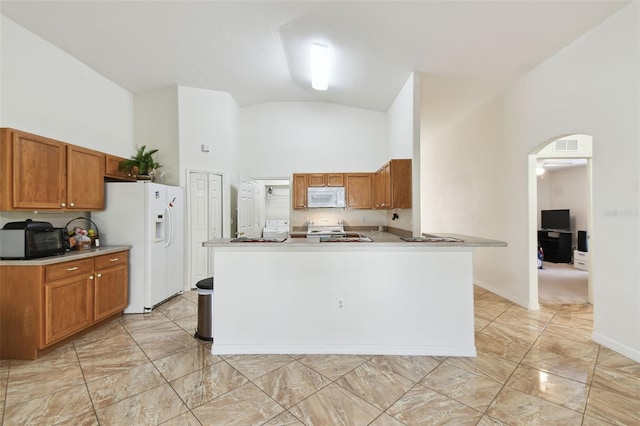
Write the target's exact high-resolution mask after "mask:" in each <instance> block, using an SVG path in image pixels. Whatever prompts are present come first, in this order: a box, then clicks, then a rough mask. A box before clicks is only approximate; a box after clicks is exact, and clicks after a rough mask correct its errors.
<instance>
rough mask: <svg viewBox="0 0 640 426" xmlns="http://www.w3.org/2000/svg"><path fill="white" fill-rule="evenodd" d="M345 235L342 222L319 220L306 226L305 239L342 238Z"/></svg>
mask: <svg viewBox="0 0 640 426" xmlns="http://www.w3.org/2000/svg"><path fill="white" fill-rule="evenodd" d="M346 235H347V233H346V232H345V231H344V225H343V224H342V221H336V220H333V219H320V220H317V221H315V222H310V223H309V225H307V238H313V237H332V236H336V237H344V236H346Z"/></svg>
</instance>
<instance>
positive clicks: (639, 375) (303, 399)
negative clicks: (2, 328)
mask: <svg viewBox="0 0 640 426" xmlns="http://www.w3.org/2000/svg"><path fill="white" fill-rule="evenodd" d="M196 303H197V294H196V293H195V292H189V293H188V294H185V295H182V296H179V297H177V298H174V299H172V300H171V301H169V302H167V303H165V304H164V305H162V306H160V307H158V308H157V309H156V310H155V311H154V312H153V313H151V314H146V315H125V316H123V317H121V318H119V319H116V320H114V321H112V322H110V323H109V324H107V325H105V326H103V327H101V328H100V329H98V330H95V331H93V332H91V333H88V334H86V335H84V336H82V337H80V338H78V339H76V340H75V341H74V342H72V343H70V344H68V345H66V346H64V347H62V348H59V349H57V350H56V351H54V352H52V353H50V354H48V355H46V356H44V357H42V358H41V359H39V360H36V361H16V360H3V361H0V402H2V404H1V405H0V416H2V419H3V424H4V425H25V424H34V425H53V424H62V425H74V426H75V425H96V424H101V425H127V426H129V425H146V424H152V425H155V424H165V425H199V424H203V425H225V426H229V425H242V426H247V425H327V426H329V425H330V426H333V425H374V426H394V425H396V426H397V425H436V424H451V425H467V424H469V425H482V426H488V425H581V424H582V425H589V426H593V425H607V424H624V425H639V424H640V364H638V363H636V362H633V361H631V360H629V359H627V358H625V357H623V356H621V355H618V354H616V353H615V352H612V351H610V350H608V349H606V348H604V347H601V346H599V345H597V344H595V343H593V342H592V341H591V339H590V334H591V323H592V308H591V306H589V305H564V306H545V307H544V308H543V309H542V310H541V311H537V312H534V311H527V310H525V309H523V308H521V307H518V306H516V305H514V304H513V303H511V302H509V301H507V300H505V299H502V298H501V297H499V296H496V295H495V294H492V293H489V292H486V291H484V290H482V289H480V288H476V289H475V307H476V332H477V340H476V344H477V348H478V356H477V357H475V358H456V357H442V358H440V357H417V356H355V355H339V356H338V355H301V356H289V355H259V356H258V355H235V356H224V357H218V356H214V355H211V354H210V352H209V348H210V345H208V344H206V343H204V342H200V341H198V340H196V339H194V338H193V337H192V335H193V330H194V328H195V325H196V321H197V320H196V313H197V305H196Z"/></svg>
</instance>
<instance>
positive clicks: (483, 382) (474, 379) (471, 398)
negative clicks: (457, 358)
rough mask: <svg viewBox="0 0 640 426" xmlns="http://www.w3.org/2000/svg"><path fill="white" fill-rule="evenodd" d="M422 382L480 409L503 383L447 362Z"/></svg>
mask: <svg viewBox="0 0 640 426" xmlns="http://www.w3.org/2000/svg"><path fill="white" fill-rule="evenodd" d="M420 384H421V385H423V386H425V387H427V388H429V389H431V390H434V391H436V392H439V393H441V394H443V395H446V396H448V397H449V398H451V399H455V400H456V401H459V402H462V403H463V404H465V405H468V406H469V407H471V408H475V409H476V410H479V411H484V410H485V409H486V408H487V407H488V406H489V404H491V401H493V398H495V396H496V395H497V394H498V392H500V389H501V388H502V383H499V382H496V381H495V380H491V379H489V378H487V377H485V376H483V375H479V374H476V373H472V372H470V371H467V370H463V369H461V368H458V367H454V366H452V365H447V364H443V365H441V366H439V367H438V368H436V369H435V370H434V371H432V372H431V373H430V374H429V375H427V377H425V378H424V380H422V381H421V382H420Z"/></svg>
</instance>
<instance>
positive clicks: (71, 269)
mask: <svg viewBox="0 0 640 426" xmlns="http://www.w3.org/2000/svg"><path fill="white" fill-rule="evenodd" d="M76 269H78V267H77V266H74V267H73V268H67V271H69V272H71V271H75V270H76Z"/></svg>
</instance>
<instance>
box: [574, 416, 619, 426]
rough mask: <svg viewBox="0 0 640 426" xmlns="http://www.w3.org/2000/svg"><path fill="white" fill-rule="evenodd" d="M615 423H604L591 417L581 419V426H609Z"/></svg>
mask: <svg viewBox="0 0 640 426" xmlns="http://www.w3.org/2000/svg"><path fill="white" fill-rule="evenodd" d="M613 424H615V423H613V421H610V422H608V421H605V420H602V419H598V418H596V417H591V416H587V415H585V416H584V417H583V418H582V426H611V425H613Z"/></svg>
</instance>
